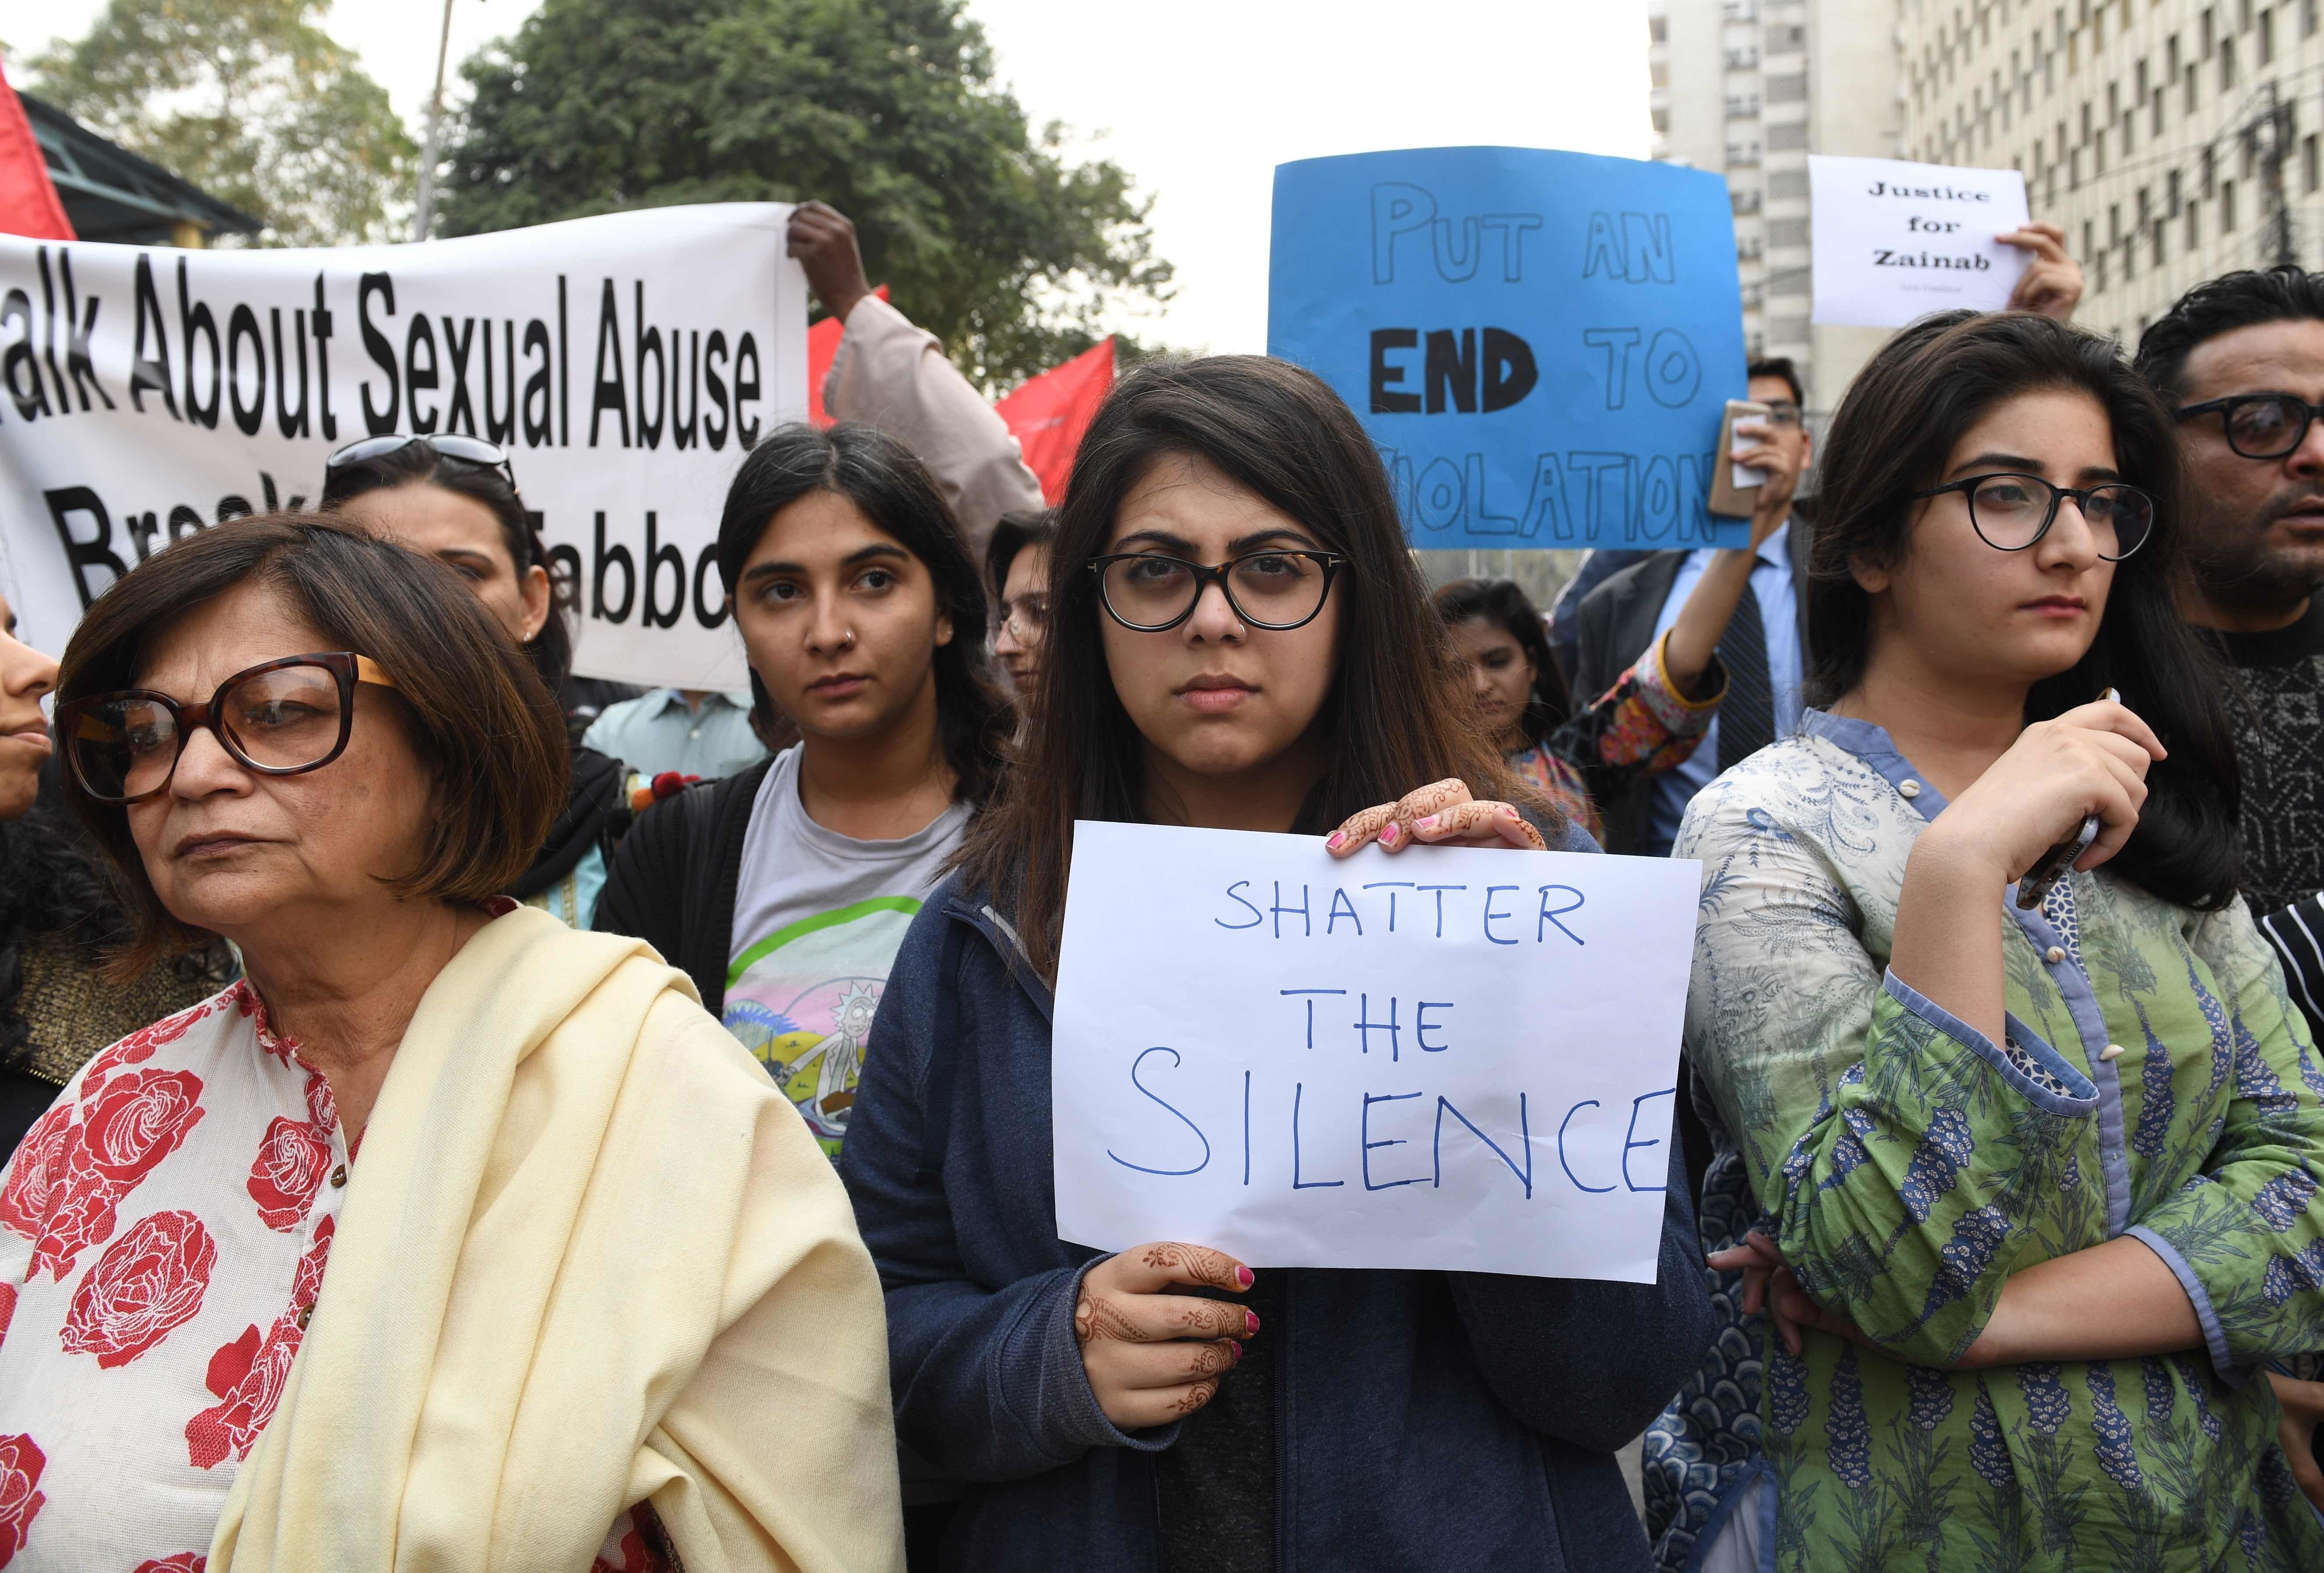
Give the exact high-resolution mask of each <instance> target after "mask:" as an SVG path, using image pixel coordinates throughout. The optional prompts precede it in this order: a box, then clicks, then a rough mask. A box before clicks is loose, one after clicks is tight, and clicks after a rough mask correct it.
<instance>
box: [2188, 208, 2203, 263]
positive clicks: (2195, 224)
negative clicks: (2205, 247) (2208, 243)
mask: <svg viewBox="0 0 2324 1573" xmlns="http://www.w3.org/2000/svg"><path fill="white" fill-rule="evenodd" d="M2202 214H2203V205H2202V204H2201V203H2200V202H2190V203H2188V204H2187V249H2188V250H2189V251H2190V252H2191V251H2193V250H2194V249H2195V248H2196V247H2197V246H2199V245H2202V244H2203V225H2202Z"/></svg>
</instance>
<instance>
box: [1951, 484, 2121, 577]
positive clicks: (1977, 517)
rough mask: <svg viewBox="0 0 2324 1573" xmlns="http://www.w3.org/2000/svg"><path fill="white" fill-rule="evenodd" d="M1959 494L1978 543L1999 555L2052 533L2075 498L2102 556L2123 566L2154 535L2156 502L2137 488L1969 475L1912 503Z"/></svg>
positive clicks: (2022, 549) (2018, 548)
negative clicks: (2063, 506) (2065, 503)
mask: <svg viewBox="0 0 2324 1573" xmlns="http://www.w3.org/2000/svg"><path fill="white" fill-rule="evenodd" d="M1947 492H1960V493H1961V494H1962V495H1964V496H1966V497H1968V499H1969V526H1970V528H1972V529H1974V530H1975V531H1976V532H1977V533H1978V539H1979V540H1981V541H1984V542H1985V543H1986V544H1987V546H1990V547H1992V548H1993V549H1994V550H1996V551H2024V550H2025V549H2026V548H2027V547H2029V546H2031V545H2033V543H2034V542H2035V541H2039V540H2041V539H2042V537H2043V536H2044V535H2047V534H2048V533H2049V532H2050V526H2051V524H2052V523H2053V522H2055V520H2056V519H2057V517H2058V504H2059V502H2060V501H2061V499H2063V498H2066V497H2071V498H2073V499H2074V503H2075V504H2076V505H2077V506H2078V507H2080V509H2081V511H2082V519H2083V521H2084V523H2088V524H2089V527H2090V533H2091V534H2092V535H2093V536H2095V537H2097V539H2098V555H2099V556H2100V557H2102V558H2104V559H2106V560H2107V561H2108V562H2120V561H2121V560H2123V559H2124V558H2126V557H2128V556H2129V555H2130V554H2131V553H2132V552H2134V551H2137V550H2138V549H2139V548H2140V547H2142V546H2144V545H2145V544H2146V538H2147V537H2148V536H2149V535H2151V534H2153V531H2154V499H2153V498H2152V497H2150V496H2148V495H2146V494H2145V493H2144V492H2142V491H2140V490H2139V489H2138V488H2137V487H2136V486H2121V485H2109V486H2082V487H2075V486H2052V484H2051V483H2050V482H2048V481H2046V480H2044V479H2043V478H2042V477H2040V476H2024V475H1997V476H1971V477H1969V478H1968V479H1967V480H1959V481H1951V482H1949V483H1947V484H1946V485H1944V486H1931V487H1930V488H1929V489H1928V490H1927V491H1925V492H1914V493H1913V494H1912V498H1911V500H1913V501H1918V500H1919V499H1921V498H1923V497H1941V496H1943V495H1945V494H1946V493H1947Z"/></svg>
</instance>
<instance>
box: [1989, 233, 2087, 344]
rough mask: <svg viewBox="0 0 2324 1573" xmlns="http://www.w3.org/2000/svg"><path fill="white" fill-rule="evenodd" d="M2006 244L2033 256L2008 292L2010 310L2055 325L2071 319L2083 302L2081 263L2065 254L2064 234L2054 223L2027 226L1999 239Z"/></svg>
mask: <svg viewBox="0 0 2324 1573" xmlns="http://www.w3.org/2000/svg"><path fill="white" fill-rule="evenodd" d="M2001 241H2002V244H2003V245H2014V246H2015V247H2017V248H2018V249H2019V250H2020V251H2030V252H2032V253H2033V263H2032V264H2030V265H2029V266H2028V267H2027V268H2026V270H2025V276H2024V277H2023V278H2021V279H2019V280H2018V281H2017V287H2016V288H2015V289H2014V290H2012V291H2009V309H2010V310H2012V311H2037V312H2039V313H2041V314H2042V315H2043V316H2044V317H2047V318H2049V319H2052V321H2056V322H2070V321H2071V320H2073V316H2074V308H2075V307H2076V306H2077V305H2079V304H2080V302H2081V299H2082V264H2080V263H2078V262H2076V261H2075V260H2074V259H2073V258H2072V257H2070V256H2069V255H2067V254H2066V231H2065V228H2064V227H2062V226H2061V225H2056V224H2048V223H2041V224H2028V225H2027V226H2025V227H2024V228H2023V229H2013V230H2011V231H2010V232H2009V233H2008V234H2006V235H2005V236H2002V237H2001Z"/></svg>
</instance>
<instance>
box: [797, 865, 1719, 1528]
mask: <svg viewBox="0 0 2324 1573" xmlns="http://www.w3.org/2000/svg"><path fill="white" fill-rule="evenodd" d="M1569 847H1570V848H1571V849H1572V850H1576V851H1594V850H1596V848H1595V847H1594V846H1593V845H1591V843H1590V841H1589V838H1588V837H1586V836H1583V835H1581V834H1580V833H1579V832H1577V833H1576V836H1575V839H1574V840H1572V842H1570V843H1569ZM1049 1004H1050V995H1049V991H1048V989H1047V986H1046V985H1044V984H1043V983H1042V981H1041V980H1040V979H1039V977H1037V976H1036V975H1035V974H1034V973H1033V971H1032V969H1031V967H1029V966H1028V964H1027V963H1026V961H1025V958H1024V956H1023V953H1022V951H1021V950H1020V949H1019V947H1018V946H1017V944H1016V942H1015V939H1014V938H1013V935H1012V933H1011V931H1010V928H1009V926H1008V925H1007V923H1006V922H1005V921H1003V919H1002V918H1001V915H1000V914H999V913H997V912H996V911H993V909H992V908H991V907H990V906H988V905H985V904H984V903H983V902H981V901H980V900H978V899H976V898H974V897H973V896H971V895H969V894H966V893H964V892H962V891H961V890H960V889H959V888H958V881H957V879H956V878H955V879H954V880H953V881H949V882H947V883H946V884H945V885H944V886H943V887H941V888H940V889H939V890H938V891H937V893H936V894H935V896H933V897H932V898H931V899H930V900H929V902H927V906H926V907H924V908H923V909H922V911H921V912H920V914H919V917H918V919H917V920H916V921H914V923H913V925H912V928H911V931H910V932H909V934H908V935H907V936H906V938H905V940H904V947H903V949H902V951H901V952H900V953H899V955H898V956H897V958H896V961H895V965H894V967H893V969H892V970H891V971H890V974H889V978H888V987H887V993H886V995H885V996H884V997H883V998H882V999H881V1003H880V1009H879V1014H878V1016H877V1017H876V1018H875V1020H874V1021H873V1022H872V1026H871V1041H872V1042H873V1043H874V1044H876V1045H877V1047H876V1048H875V1049H873V1050H872V1051H871V1053H870V1054H869V1055H867V1056H866V1058H865V1064H864V1070H863V1079H862V1085H861V1086H860V1087H859V1088H858V1089H857V1094H856V1098H857V1101H856V1105H855V1114H854V1116H853V1120H852V1121H851V1122H850V1124H851V1129H850V1131H849V1133H848V1138H847V1146H846V1149H845V1152H844V1156H843V1157H842V1159H841V1161H840V1177H841V1179H842V1180H844V1181H845V1182H846V1185H847V1189H848V1193H849V1195H850V1196H851V1197H852V1198H853V1200H854V1203H855V1213H856V1220H857V1222H858V1224H859V1225H860V1226H861V1227H862V1232H863V1239H864V1242H865V1244H866V1245H869V1246H870V1247H871V1254H872V1256H873V1257H874V1259H875V1260H876V1261H877V1262H878V1263H879V1266H880V1274H881V1282H882V1284H883V1286H884V1287H885V1289H886V1291H887V1302H888V1338H889V1351H890V1363H891V1364H890V1373H891V1375H892V1378H893V1382H894V1388H895V1402H896V1429H897V1432H898V1435H899V1437H900V1438H901V1439H902V1440H903V1442H904V1443H905V1445H906V1446H907V1447H908V1448H911V1449H913V1450H914V1451H915V1452H917V1453H918V1454H919V1455H921V1456H922V1457H925V1458H926V1459H927V1460H928V1461H929V1462H930V1463H932V1464H934V1465H935V1466H936V1467H938V1468H939V1469H942V1470H944V1471H945V1472H946V1473H947V1474H950V1475H953V1476H957V1477H960V1478H963V1479H965V1480H966V1481H967V1482H969V1485H968V1488H967V1494H966V1498H965V1501H964V1504H963V1505H962V1509H961V1512H960V1514H959V1516H958V1517H957V1519H956V1520H955V1521H954V1525H953V1528H952V1531H951V1534H950V1538H949V1541H948V1542H947V1544H946V1548H945V1566H946V1567H948V1568H976V1569H979V1570H980V1573H982V1570H986V1569H995V1570H1000V1569H1017V1568H1025V1569H1032V1568H1043V1569H1048V1568H1073V1569H1084V1568H1088V1569H1103V1570H1105V1573H1152V1570H1154V1569H1156V1568H1157V1565H1158V1559H1159V1554H1160V1553H1159V1550H1158V1547H1159V1528H1158V1525H1159V1511H1160V1509H1159V1494H1158V1491H1157V1484H1156V1473H1157V1472H1156V1469H1155V1467H1154V1455H1155V1453H1157V1451H1159V1450H1160V1449H1162V1448H1167V1447H1169V1446H1170V1445H1171V1444H1172V1443H1173V1442H1174V1441H1175V1440H1176V1436H1177V1428H1176V1426H1167V1427H1162V1428H1159V1429H1157V1430H1148V1431H1138V1432H1127V1433H1125V1432H1123V1431H1121V1430H1117V1429H1116V1428H1115V1427H1114V1426H1113V1425H1112V1423H1111V1422H1110V1421H1109V1420H1107V1419H1106V1418H1105V1415H1104V1414H1103V1412H1102V1411H1100V1409H1099V1408H1098V1405H1097V1402H1096V1400H1095V1399H1094V1397H1093V1396H1092V1394H1091V1393H1090V1389H1089V1383H1088V1381H1087V1379H1086V1378H1085V1377H1084V1375H1083V1373H1082V1365H1081V1354H1080V1350H1079V1348H1078V1346H1076V1344H1075V1342H1074V1319H1073V1312H1074V1300H1075V1295H1076V1291H1077V1289H1078V1287H1079V1285H1080V1282H1081V1277H1082V1274H1083V1273H1084V1272H1085V1271H1087V1270H1088V1268H1089V1267H1090V1266H1091V1265H1092V1264H1093V1263H1095V1262H1096V1261H1098V1260H1099V1259H1100V1258H1099V1256H1098V1254H1096V1253H1093V1252H1091V1251H1089V1250H1086V1249H1084V1248H1083V1247H1081V1246H1077V1245H1068V1244H1066V1243H1065V1242H1064V1241H1061V1240H1059V1239H1058V1238H1057V1231H1056V1198H1055V1191H1054V1189H1053V1185H1052V1180H1051V1150H1050V1139H1049V1132H1050V1109H1049ZM1672 1147H1673V1152H1674V1161H1673V1164H1672V1167H1671V1170H1670V1172H1671V1174H1672V1177H1673V1183H1672V1186H1671V1189H1670V1190H1669V1192H1668V1203H1667V1207H1666V1208H1665V1213H1664V1217H1663V1233H1662V1253H1661V1263H1660V1272H1659V1281H1658V1282H1656V1283H1654V1284H1628V1283H1610V1282H1582V1281H1577V1280H1563V1279H1547V1278H1514V1277H1504V1276H1499V1275H1497V1274H1487V1273H1459V1272H1454V1273H1445V1272H1338V1271H1327V1270H1323V1269H1297V1270H1282V1271H1280V1272H1278V1274H1277V1282H1278V1283H1280V1284H1281V1285H1282V1289H1283V1308H1284V1309H1283V1315H1282V1317H1281V1319H1280V1322H1279V1324H1278V1323H1277V1322H1274V1321H1270V1324H1269V1326H1268V1328H1267V1330H1266V1332H1265V1334H1264V1335H1263V1336H1265V1337H1270V1338H1273V1339H1275V1340H1276V1341H1277V1342H1276V1345H1275V1348H1274V1351H1273V1353H1274V1356H1275V1360H1276V1362H1277V1382H1276V1419H1277V1423H1276V1428H1275V1435H1276V1447H1277V1460H1276V1469H1275V1488H1276V1537H1275V1538H1276V1545H1277V1563H1278V1565H1279V1566H1280V1567H1281V1568H1284V1569H1286V1573H1293V1570H1299V1569H1305V1570H1307V1573H1340V1570H1342V1569H1348V1568H1364V1569H1366V1570H1367V1573H1394V1570H1399V1569H1411V1570H1413V1573H1420V1570H1422V1569H1426V1570H1429V1573H1436V1570H1439V1569H1445V1568H1462V1569H1470V1570H1493V1569H1511V1570H1515V1569H1526V1570H1535V1569H1540V1570H1553V1569H1555V1570H1563V1569H1569V1568H1570V1569H1574V1570H1576V1573H1583V1570H1586V1573H1601V1570H1607V1569H1623V1568H1635V1569H1641V1570H1643V1569H1645V1568H1646V1567H1647V1549H1646V1537H1645V1534H1644V1532H1643V1531H1642V1530H1641V1528H1640V1526H1639V1522H1638V1520H1637V1515H1636V1514H1635V1513H1633V1512H1632V1510H1631V1506H1630V1501H1629V1497H1628V1493H1627V1492H1626V1490H1625V1489H1624V1487H1623V1484H1622V1479H1621V1476H1620V1474H1619V1472H1618V1469H1617V1467H1616V1465H1615V1462H1614V1457H1613V1455H1614V1450H1615V1449H1616V1448H1619V1447H1621V1446H1622V1445H1623V1444H1624V1443H1626V1442H1628V1441H1629V1440H1630V1439H1632V1438H1634V1437H1636V1436H1637V1435H1638V1433H1639V1432H1640V1431H1641V1430H1643V1429H1644V1428H1645V1426H1646V1422H1647V1421H1648V1420H1651V1419H1652V1418H1653V1417H1654V1415H1655V1412H1656V1411H1658V1410H1660V1409H1661V1407H1662V1406H1663V1405H1664V1403H1665V1402H1667V1401H1668V1399H1669V1398H1670V1395H1671V1394H1672V1393H1674V1392H1676V1391H1677V1389H1678V1386H1679V1384H1680V1383H1682V1382H1683V1381H1684V1380H1685V1379H1686V1378H1687V1376H1688V1375H1689V1374H1691V1373H1692V1371H1693V1369H1694V1367H1695V1366H1696V1365H1697V1364H1698V1363H1699V1362H1700V1360H1701V1357H1702V1355H1703V1352H1704V1350H1705V1348H1706V1347H1707V1346H1708V1345H1709V1342H1710V1338H1711V1311H1710V1304H1709V1300H1708V1298H1707V1294H1706V1291H1705V1288H1704V1270H1703V1266H1702V1260H1701V1251H1700V1248H1699V1247H1698V1246H1697V1245H1695V1243H1694V1240H1695V1236H1694V1218H1693V1212H1692V1208H1691V1207H1690V1206H1689V1204H1688V1200H1687V1198H1686V1195H1685V1186H1684V1182H1683V1169H1682V1168H1681V1167H1680V1166H1679V1165H1678V1163H1677V1162H1676V1161H1675V1152H1676V1143H1675V1142H1674V1143H1672ZM1228 1380H1230V1381H1231V1380H1232V1377H1231V1376H1230V1377H1229V1378H1228Z"/></svg>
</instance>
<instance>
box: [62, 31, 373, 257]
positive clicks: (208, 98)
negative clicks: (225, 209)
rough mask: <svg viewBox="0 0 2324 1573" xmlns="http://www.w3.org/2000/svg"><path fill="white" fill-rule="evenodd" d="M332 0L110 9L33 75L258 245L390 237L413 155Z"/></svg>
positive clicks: (91, 123) (336, 242)
mask: <svg viewBox="0 0 2324 1573" xmlns="http://www.w3.org/2000/svg"><path fill="white" fill-rule="evenodd" d="M326 9H327V0H111V3H110V4H109V5H106V9H105V14H103V15H102V16H100V17H98V18H97V23H95V25H93V26H92V27H91V28H90V29H89V32H88V36H87V37H86V38H83V39H81V40H80V41H79V42H68V41H66V40H63V39H58V40H55V41H52V42H51V44H50V46H49V48H48V49H47V50H46V51H44V52H42V54H40V55H38V56H35V57H34V58H33V59H32V60H31V61H30V62H29V63H30V65H31V68H32V71H33V73H34V74H35V78H36V81H35V84H34V89H33V90H34V91H36V92H38V93H39V94H40V95H41V96H42V97H44V98H46V99H48V100H49V101H50V102H51V103H53V104H55V105H56V106H58V107H59V108H61V109H63V110H65V111H66V112H67V113H68V114H70V115H72V116H77V117H78V118H79V119H80V120H82V121H83V122H85V123H87V124H88V125H89V126H91V127H92V128H94V129H95V130H97V132H99V133H101V134H104V135H106V136H108V137H110V138H112V139H113V140H114V141H115V142H117V143H120V144H121V145H122V146H124V147H125V148H128V149H129V150H131V151H132V152H134V153H142V154H143V155H144V156H145V157H147V158H149V159H152V161H153V162H155V163H158V164H160V165H161V166H162V167H163V168H164V169H167V170H169V171H171V173H173V174H177V175H180V176H182V177H183V178H184V179H186V180H191V181H192V182H193V183H194V184H196V185H198V186H199V187H201V188H202V189H203V190H206V191H208V192H209V193H210V195H212V196H214V197H216V198H217V199H220V200H221V201H225V202H230V203H232V204H233V205H234V206H235V207H236V208H241V209H242V210H243V211H244V212H245V213H249V214H252V215H254V216H255V217H261V218H263V219H264V220H266V226H267V227H266V229H265V231H264V232H263V234H262V235H261V236H260V237H259V239H260V244H262V245H349V244H353V243H355V242H358V241H365V240H385V239H387V238H389V235H388V224H389V214H390V209H391V208H392V207H393V206H395V205H396V204H398V203H400V202H401V201H402V200H404V199H406V196H407V193H408V192H409V191H410V187H411V182H412V179H413V176H414V173H415V170H416V166H417V161H418V153H417V150H416V149H415V148H414V147H413V146H412V143H411V137H410V133H408V132H407V131H406V130H405V129H404V127H403V123H402V121H401V119H400V118H398V117H397V116H396V113H395V110H394V108H393V106H392V105H391V104H390V103H389V102H388V97H387V92H386V89H384V88H382V87H381V86H380V85H379V84H378V83H377V82H374V81H373V80H372V79H371V78H370V77H369V76H367V75H365V74H364V70H363V69H362V68H361V67H360V66H358V65H357V64H356V63H355V57H354V56H353V55H352V54H350V53H349V52H348V51H346V50H345V49H343V48H341V47H340V46H339V45H338V44H337V43H335V42H332V41H331V39H330V37H329V35H328V34H327V33H325V32H323V30H322V28H321V26H320V25H319V23H320V18H321V15H322V13H323V12H324V11H325V10H326Z"/></svg>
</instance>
